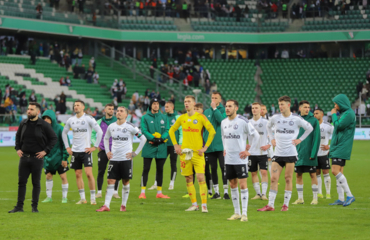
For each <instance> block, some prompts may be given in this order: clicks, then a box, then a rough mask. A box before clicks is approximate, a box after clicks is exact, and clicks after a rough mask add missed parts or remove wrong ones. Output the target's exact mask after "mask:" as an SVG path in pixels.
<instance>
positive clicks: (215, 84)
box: [210, 82, 217, 93]
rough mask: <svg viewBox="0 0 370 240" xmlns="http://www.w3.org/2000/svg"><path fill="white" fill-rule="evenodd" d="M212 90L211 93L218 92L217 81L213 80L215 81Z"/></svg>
mask: <svg viewBox="0 0 370 240" xmlns="http://www.w3.org/2000/svg"><path fill="white" fill-rule="evenodd" d="M210 92H211V93H213V92H217V83H216V82H213V83H212V84H211V89H210Z"/></svg>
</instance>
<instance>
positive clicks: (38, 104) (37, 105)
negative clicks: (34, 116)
mask: <svg viewBox="0 0 370 240" xmlns="http://www.w3.org/2000/svg"><path fill="white" fill-rule="evenodd" d="M28 105H32V106H36V108H37V109H38V110H39V111H41V105H40V103H37V102H29V103H28Z"/></svg>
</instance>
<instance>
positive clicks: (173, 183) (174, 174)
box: [170, 172, 177, 186]
mask: <svg viewBox="0 0 370 240" xmlns="http://www.w3.org/2000/svg"><path fill="white" fill-rule="evenodd" d="M176 175H177V172H173V175H172V179H171V183H170V185H171V186H175V179H176Z"/></svg>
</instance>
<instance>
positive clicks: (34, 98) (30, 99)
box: [28, 92, 37, 102]
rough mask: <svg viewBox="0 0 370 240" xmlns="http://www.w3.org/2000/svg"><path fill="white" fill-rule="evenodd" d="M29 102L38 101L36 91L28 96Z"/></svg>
mask: <svg viewBox="0 0 370 240" xmlns="http://www.w3.org/2000/svg"><path fill="white" fill-rule="evenodd" d="M28 101H29V102H37V97H36V95H35V92H32V93H31V96H30V97H29V98H28Z"/></svg>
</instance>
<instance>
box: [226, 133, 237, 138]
mask: <svg viewBox="0 0 370 240" xmlns="http://www.w3.org/2000/svg"><path fill="white" fill-rule="evenodd" d="M224 138H226V139H240V135H236V134H231V133H229V135H224Z"/></svg>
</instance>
